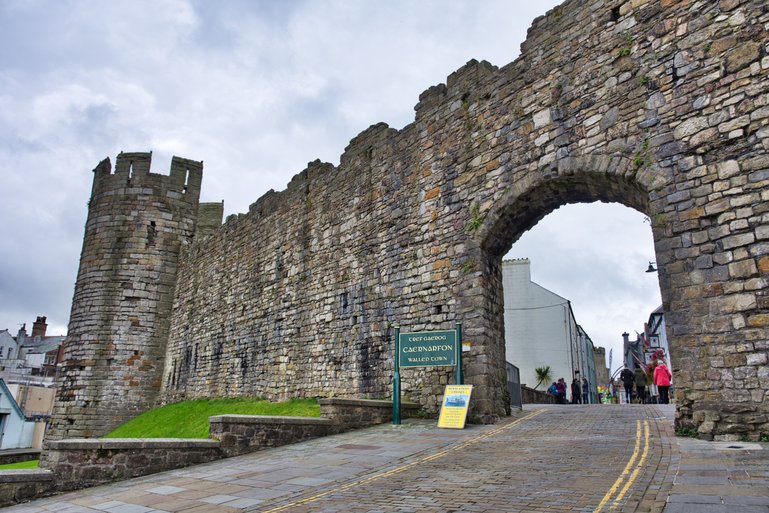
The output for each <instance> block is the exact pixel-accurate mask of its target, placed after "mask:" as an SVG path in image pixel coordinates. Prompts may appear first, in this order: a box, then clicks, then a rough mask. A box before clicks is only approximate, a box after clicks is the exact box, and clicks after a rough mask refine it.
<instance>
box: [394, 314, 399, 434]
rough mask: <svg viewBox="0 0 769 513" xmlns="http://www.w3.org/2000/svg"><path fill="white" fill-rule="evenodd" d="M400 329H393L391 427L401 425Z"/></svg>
mask: <svg viewBox="0 0 769 513" xmlns="http://www.w3.org/2000/svg"><path fill="white" fill-rule="evenodd" d="M400 339H401V328H400V326H396V327H395V375H394V376H393V426H400V423H401V370H400V361H399V360H400V343H401V340H400Z"/></svg>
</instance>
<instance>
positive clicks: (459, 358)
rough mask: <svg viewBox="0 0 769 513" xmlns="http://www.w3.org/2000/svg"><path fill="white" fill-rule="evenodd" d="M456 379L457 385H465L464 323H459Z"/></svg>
mask: <svg viewBox="0 0 769 513" xmlns="http://www.w3.org/2000/svg"><path fill="white" fill-rule="evenodd" d="M455 381H456V383H457V385H464V384H465V383H464V376H462V323H461V322H458V323H457V367H456V375H455Z"/></svg>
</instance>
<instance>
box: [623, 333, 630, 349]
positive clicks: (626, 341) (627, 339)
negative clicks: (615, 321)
mask: <svg viewBox="0 0 769 513" xmlns="http://www.w3.org/2000/svg"><path fill="white" fill-rule="evenodd" d="M622 341H623V342H624V343H625V347H627V345H628V344H629V343H630V335H629V334H628V333H623V334H622Z"/></svg>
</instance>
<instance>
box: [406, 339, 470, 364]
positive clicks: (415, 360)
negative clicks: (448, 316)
mask: <svg viewBox="0 0 769 513" xmlns="http://www.w3.org/2000/svg"><path fill="white" fill-rule="evenodd" d="M399 336H400V340H399V344H398V361H399V363H400V366H401V367H440V366H452V365H456V362H457V332H456V331H455V330H450V331H422V332H419V333H401V334H400V335H399Z"/></svg>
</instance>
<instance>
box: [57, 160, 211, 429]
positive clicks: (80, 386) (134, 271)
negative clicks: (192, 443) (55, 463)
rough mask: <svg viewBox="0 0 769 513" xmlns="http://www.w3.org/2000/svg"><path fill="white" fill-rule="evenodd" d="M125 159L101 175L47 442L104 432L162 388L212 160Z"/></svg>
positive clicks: (102, 168)
mask: <svg viewBox="0 0 769 513" xmlns="http://www.w3.org/2000/svg"><path fill="white" fill-rule="evenodd" d="M151 159H152V154H151V153H121V154H120V155H118V157H117V159H116V162H115V170H114V173H113V172H112V166H111V163H110V160H109V158H107V159H105V160H103V161H102V162H101V163H99V165H98V166H97V167H96V169H94V181H93V187H92V190H91V199H90V200H89V204H88V220H87V221H86V226H85V237H84V240H83V250H82V253H81V256H80V268H79V270H78V276H77V282H76V284H75V294H74V298H73V302H72V312H71V315H70V322H69V331H68V335H67V343H66V349H65V354H64V362H63V365H62V369H61V374H60V377H59V380H60V381H59V388H58V392H57V397H56V403H55V405H54V411H53V417H52V419H51V426H50V429H49V431H48V434H47V437H48V438H49V439H56V438H63V437H84V436H85V437H89V436H99V435H102V434H104V433H106V432H108V431H109V430H111V429H112V428H114V427H115V426H117V425H119V424H121V423H122V422H124V421H125V420H128V419H129V418H132V417H133V416H135V415H137V414H139V413H141V412H143V411H145V410H147V409H148V408H151V407H152V406H153V405H154V403H155V400H156V396H157V392H158V390H159V388H160V382H161V376H162V372H163V361H164V355H165V347H166V343H167V339H168V331H169V325H170V315H171V309H172V304H173V291H174V287H175V284H176V272H177V265H178V260H179V251H180V249H181V246H182V244H184V243H185V242H189V241H190V240H191V239H192V237H193V236H194V235H195V230H196V225H197V220H198V207H199V196H200V185H201V180H202V176H203V163H202V162H196V161H193V160H188V159H183V158H179V157H173V159H172V162H171V173H170V175H160V174H155V173H151V172H150V163H151Z"/></svg>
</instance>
